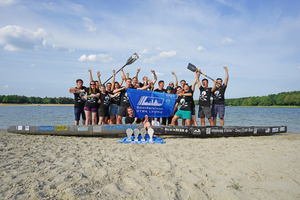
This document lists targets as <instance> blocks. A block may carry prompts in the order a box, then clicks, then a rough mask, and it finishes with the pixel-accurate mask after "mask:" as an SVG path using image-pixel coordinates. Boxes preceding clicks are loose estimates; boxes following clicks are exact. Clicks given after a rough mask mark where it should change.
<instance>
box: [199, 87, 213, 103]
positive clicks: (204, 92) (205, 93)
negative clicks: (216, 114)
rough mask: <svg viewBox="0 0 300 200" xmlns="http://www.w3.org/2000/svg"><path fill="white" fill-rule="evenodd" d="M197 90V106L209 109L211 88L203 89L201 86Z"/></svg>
mask: <svg viewBox="0 0 300 200" xmlns="http://www.w3.org/2000/svg"><path fill="white" fill-rule="evenodd" d="M199 89H200V96H199V106H203V107H210V96H211V88H206V89H205V88H204V87H203V86H202V85H201V87H200V88H199Z"/></svg>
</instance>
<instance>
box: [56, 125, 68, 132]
mask: <svg viewBox="0 0 300 200" xmlns="http://www.w3.org/2000/svg"><path fill="white" fill-rule="evenodd" d="M67 129H68V126H55V128H54V130H56V131H66V130H67Z"/></svg>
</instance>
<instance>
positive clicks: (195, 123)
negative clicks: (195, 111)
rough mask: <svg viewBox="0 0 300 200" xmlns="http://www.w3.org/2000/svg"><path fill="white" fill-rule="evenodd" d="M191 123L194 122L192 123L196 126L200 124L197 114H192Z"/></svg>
mask: <svg viewBox="0 0 300 200" xmlns="http://www.w3.org/2000/svg"><path fill="white" fill-rule="evenodd" d="M191 123H192V125H194V126H198V124H197V121H196V115H192V118H191Z"/></svg>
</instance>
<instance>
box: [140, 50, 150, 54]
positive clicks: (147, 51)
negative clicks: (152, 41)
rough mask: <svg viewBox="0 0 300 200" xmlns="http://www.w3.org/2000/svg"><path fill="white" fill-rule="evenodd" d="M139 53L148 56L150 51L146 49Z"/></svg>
mask: <svg viewBox="0 0 300 200" xmlns="http://www.w3.org/2000/svg"><path fill="white" fill-rule="evenodd" d="M138 53H139V54H147V53H149V50H148V49H144V50H143V51H139V52H138Z"/></svg>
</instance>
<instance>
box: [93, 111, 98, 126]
mask: <svg viewBox="0 0 300 200" xmlns="http://www.w3.org/2000/svg"><path fill="white" fill-rule="evenodd" d="M96 118H97V113H96V112H92V125H95V124H96Z"/></svg>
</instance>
